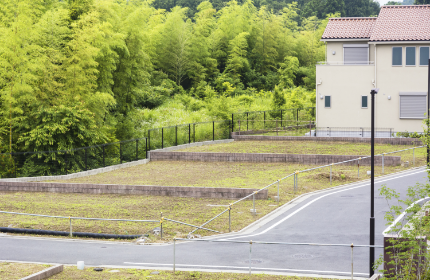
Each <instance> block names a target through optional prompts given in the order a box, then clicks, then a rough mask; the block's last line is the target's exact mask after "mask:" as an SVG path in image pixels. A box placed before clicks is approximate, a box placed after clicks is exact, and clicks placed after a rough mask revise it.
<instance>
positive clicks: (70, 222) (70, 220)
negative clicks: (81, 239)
mask: <svg viewBox="0 0 430 280" xmlns="http://www.w3.org/2000/svg"><path fill="white" fill-rule="evenodd" d="M69 224H70V237H73V232H72V218H70V217H69Z"/></svg>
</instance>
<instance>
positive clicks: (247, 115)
mask: <svg viewBox="0 0 430 280" xmlns="http://www.w3.org/2000/svg"><path fill="white" fill-rule="evenodd" d="M248 117H249V113H248V112H246V131H248V130H249V129H248Z"/></svg>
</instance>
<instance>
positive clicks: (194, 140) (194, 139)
mask: <svg viewBox="0 0 430 280" xmlns="http://www.w3.org/2000/svg"><path fill="white" fill-rule="evenodd" d="M193 143H196V124H195V123H193Z"/></svg>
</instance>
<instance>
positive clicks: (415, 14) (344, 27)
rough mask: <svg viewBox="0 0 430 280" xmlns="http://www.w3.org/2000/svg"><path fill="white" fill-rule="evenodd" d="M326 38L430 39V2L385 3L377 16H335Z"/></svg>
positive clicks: (325, 34)
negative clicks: (419, 3) (420, 3)
mask: <svg viewBox="0 0 430 280" xmlns="http://www.w3.org/2000/svg"><path fill="white" fill-rule="evenodd" d="M322 39H323V40H324V39H326V40H330V39H369V41H372V42H379V41H430V5H393V6H382V8H381V11H380V12H379V15H378V17H377V18H375V17H374V18H365V17H363V18H331V19H330V20H329V22H328V24H327V27H326V29H325V31H324V34H323V35H322Z"/></svg>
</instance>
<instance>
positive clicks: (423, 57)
mask: <svg viewBox="0 0 430 280" xmlns="http://www.w3.org/2000/svg"><path fill="white" fill-rule="evenodd" d="M420 65H421V66H427V65H429V47H421V48H420Z"/></svg>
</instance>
